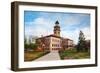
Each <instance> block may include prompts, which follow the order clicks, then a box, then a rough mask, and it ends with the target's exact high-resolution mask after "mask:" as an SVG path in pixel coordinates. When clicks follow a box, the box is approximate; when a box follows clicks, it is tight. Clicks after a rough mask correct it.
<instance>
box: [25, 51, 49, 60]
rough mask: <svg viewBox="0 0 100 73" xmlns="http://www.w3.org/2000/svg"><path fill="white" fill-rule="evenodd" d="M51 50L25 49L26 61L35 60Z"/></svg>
mask: <svg viewBox="0 0 100 73" xmlns="http://www.w3.org/2000/svg"><path fill="white" fill-rule="evenodd" d="M47 53H49V52H43V51H25V52H24V61H33V60H35V59H37V58H39V57H41V56H44V55H46V54H47Z"/></svg>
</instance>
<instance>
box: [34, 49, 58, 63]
mask: <svg viewBox="0 0 100 73" xmlns="http://www.w3.org/2000/svg"><path fill="white" fill-rule="evenodd" d="M50 60H60V56H59V53H58V51H52V52H50V53H48V54H47V55H44V56H42V57H40V58H38V59H36V60H35V61H50Z"/></svg>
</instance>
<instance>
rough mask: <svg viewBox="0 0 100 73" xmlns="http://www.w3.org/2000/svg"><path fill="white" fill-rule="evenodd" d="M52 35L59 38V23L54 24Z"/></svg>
mask: <svg viewBox="0 0 100 73" xmlns="http://www.w3.org/2000/svg"><path fill="white" fill-rule="evenodd" d="M54 35H56V36H59V37H60V26H59V22H58V21H56V22H55V26H54Z"/></svg>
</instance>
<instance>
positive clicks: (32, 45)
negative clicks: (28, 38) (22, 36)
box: [29, 43, 37, 50]
mask: <svg viewBox="0 0 100 73" xmlns="http://www.w3.org/2000/svg"><path fill="white" fill-rule="evenodd" d="M29 47H30V49H33V50H36V49H37V44H33V43H30V45H29Z"/></svg>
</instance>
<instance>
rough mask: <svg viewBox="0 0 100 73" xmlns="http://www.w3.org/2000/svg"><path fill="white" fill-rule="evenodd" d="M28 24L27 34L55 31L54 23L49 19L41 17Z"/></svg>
mask: <svg viewBox="0 0 100 73" xmlns="http://www.w3.org/2000/svg"><path fill="white" fill-rule="evenodd" d="M27 24H28V26H26V27H25V35H35V36H41V35H43V36H45V35H49V34H52V33H53V26H54V23H53V22H52V21H50V20H48V19H45V18H41V17H40V18H37V19H35V20H34V21H32V22H29V23H28V22H27Z"/></svg>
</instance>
